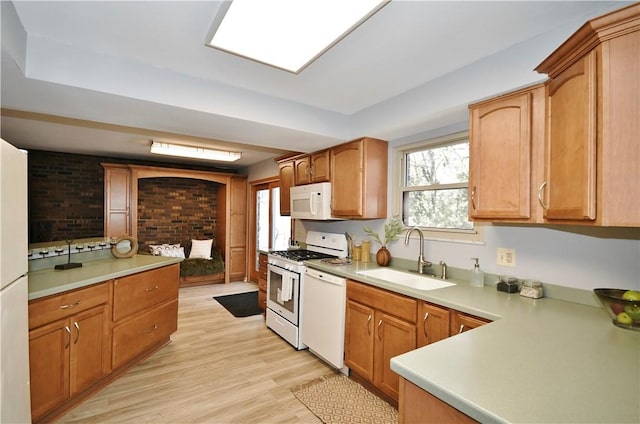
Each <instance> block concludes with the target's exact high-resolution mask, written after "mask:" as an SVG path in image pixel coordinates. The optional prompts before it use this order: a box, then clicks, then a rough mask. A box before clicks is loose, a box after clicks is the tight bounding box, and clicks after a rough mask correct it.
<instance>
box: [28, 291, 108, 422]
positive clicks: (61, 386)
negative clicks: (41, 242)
mask: <svg viewBox="0 0 640 424" xmlns="http://www.w3.org/2000/svg"><path fill="white" fill-rule="evenodd" d="M107 301H108V298H106V299H105V302H107ZM79 306H81V305H79ZM109 312H110V309H109V305H108V304H106V303H105V304H102V305H100V306H96V307H93V308H91V309H87V310H84V311H79V312H76V313H73V314H71V315H69V316H68V317H66V318H64V319H59V320H57V321H54V322H51V323H47V324H45V325H43V326H40V327H37V328H34V329H31V330H30V331H29V367H30V382H31V383H30V387H31V416H32V419H33V420H34V421H37V420H38V419H39V418H40V417H42V416H43V415H45V414H46V413H48V412H49V411H51V410H53V409H54V408H55V407H57V406H58V405H60V404H63V403H64V402H66V401H67V400H69V399H70V398H72V397H73V396H75V395H76V394H78V393H80V392H82V391H83V390H85V389H87V388H89V387H90V386H91V385H93V384H94V383H96V382H98V381H99V380H101V379H102V378H103V377H104V376H106V375H107V374H108V373H109V372H110V371H111V367H110V360H109V356H110V355H109V354H110V352H111V339H110V334H109V328H110V320H109Z"/></svg>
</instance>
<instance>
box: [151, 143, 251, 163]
mask: <svg viewBox="0 0 640 424" xmlns="http://www.w3.org/2000/svg"><path fill="white" fill-rule="evenodd" d="M151 153H155V154H158V155H168V156H180V157H183V158H194V159H206V160H215V161H222V162H234V161H236V160H238V159H240V158H241V157H242V153H238V152H228V151H225V150H214V149H207V148H205V147H197V146H185V145H182V144H171V143H163V142H159V141H152V142H151Z"/></svg>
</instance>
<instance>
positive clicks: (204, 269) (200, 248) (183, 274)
mask: <svg viewBox="0 0 640 424" xmlns="http://www.w3.org/2000/svg"><path fill="white" fill-rule="evenodd" d="M184 246H188V248H185V247H184ZM149 254H151V255H159V256H173V257H184V258H185V260H184V261H182V262H180V286H181V287H187V286H201V285H206V284H216V283H224V260H223V257H222V251H221V250H220V249H219V248H217V247H216V246H215V244H214V243H213V241H212V240H211V239H209V240H190V241H189V242H187V243H177V244H160V245H149Z"/></svg>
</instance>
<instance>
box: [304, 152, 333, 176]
mask: <svg viewBox="0 0 640 424" xmlns="http://www.w3.org/2000/svg"><path fill="white" fill-rule="evenodd" d="M309 161H310V164H311V182H312V183H323V182H328V181H331V155H330V152H329V150H322V151H320V152H316V153H313V154H311V155H310V156H309Z"/></svg>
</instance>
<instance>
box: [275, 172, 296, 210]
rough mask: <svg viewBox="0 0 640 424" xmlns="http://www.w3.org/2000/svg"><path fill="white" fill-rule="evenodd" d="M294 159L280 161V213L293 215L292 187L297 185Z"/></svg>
mask: <svg viewBox="0 0 640 424" xmlns="http://www.w3.org/2000/svg"><path fill="white" fill-rule="evenodd" d="M293 165H294V161H292V160H289V161H284V162H279V163H278V168H279V177H280V215H282V216H289V215H291V192H290V190H291V187H293V186H294V185H295V169H294V166H293Z"/></svg>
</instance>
